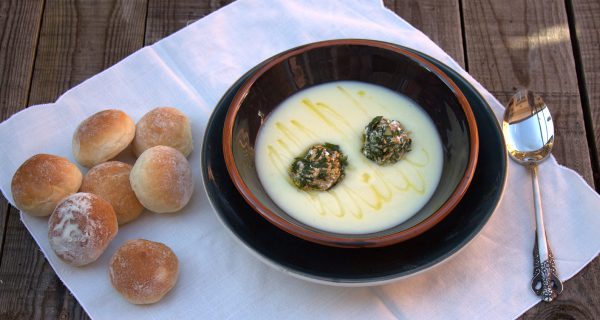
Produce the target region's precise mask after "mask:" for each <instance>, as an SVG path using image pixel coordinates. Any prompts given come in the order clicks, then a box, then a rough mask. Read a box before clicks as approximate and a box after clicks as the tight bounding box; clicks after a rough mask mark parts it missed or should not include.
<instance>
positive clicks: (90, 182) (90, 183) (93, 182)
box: [81, 161, 144, 225]
mask: <svg viewBox="0 0 600 320" xmlns="http://www.w3.org/2000/svg"><path fill="white" fill-rule="evenodd" d="M130 173H131V165H129V164H127V163H123V162H119V161H109V162H104V163H101V164H99V165H97V166H95V167H93V168H92V169H90V171H88V173H87V174H86V175H85V177H83V183H82V184H81V191H82V192H89V193H93V194H95V195H98V196H100V197H102V198H103V199H104V200H106V201H108V202H109V203H110V204H111V205H112V207H113V209H114V210H115V213H116V214H117V221H118V222H119V225H123V224H125V223H127V222H130V221H132V220H134V219H136V218H137V217H139V215H140V214H141V213H142V211H144V207H143V206H142V204H141V203H140V201H139V200H138V199H137V197H136V196H135V193H134V192H133V189H131V184H130V183H129V174H130Z"/></svg>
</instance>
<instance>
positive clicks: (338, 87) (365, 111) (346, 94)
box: [336, 85, 369, 116]
mask: <svg viewBox="0 0 600 320" xmlns="http://www.w3.org/2000/svg"><path fill="white" fill-rule="evenodd" d="M336 88H337V89H338V90H339V91H340V92H341V93H342V94H343V95H344V96H346V98H348V100H350V101H352V104H353V105H354V106H355V107H356V109H358V110H360V111H362V113H364V114H365V116H366V115H368V114H369V113H368V112H367V110H366V109H365V108H364V107H363V106H362V104H361V103H360V102H358V100H356V99H355V98H354V97H353V96H352V94H350V92H348V90H346V89H345V88H344V87H342V86H340V85H338V86H337V87H336ZM356 94H358V95H359V96H361V97H362V96H364V95H365V92H364V91H363V90H360V91H358V92H357V93H356Z"/></svg>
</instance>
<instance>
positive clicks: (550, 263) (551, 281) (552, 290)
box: [531, 237, 563, 302]
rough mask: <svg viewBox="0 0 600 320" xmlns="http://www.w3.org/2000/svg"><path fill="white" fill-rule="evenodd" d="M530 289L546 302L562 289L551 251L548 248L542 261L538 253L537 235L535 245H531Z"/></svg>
mask: <svg viewBox="0 0 600 320" xmlns="http://www.w3.org/2000/svg"><path fill="white" fill-rule="evenodd" d="M531 289H533V292H535V294H537V295H538V296H540V297H541V298H542V300H544V301H547V302H550V301H552V300H554V299H555V298H556V297H557V296H558V295H559V294H560V293H561V292H562V291H563V284H562V282H561V281H560V279H559V278H558V275H557V273H556V265H555V264H554V256H552V251H551V250H550V248H548V259H546V260H544V261H542V260H541V258H540V254H539V247H538V240H537V237H536V239H535V246H534V247H533V279H531Z"/></svg>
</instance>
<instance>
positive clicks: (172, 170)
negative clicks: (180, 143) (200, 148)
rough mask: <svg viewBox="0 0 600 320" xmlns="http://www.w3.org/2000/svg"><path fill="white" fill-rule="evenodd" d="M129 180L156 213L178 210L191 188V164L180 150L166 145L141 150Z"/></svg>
mask: <svg viewBox="0 0 600 320" xmlns="http://www.w3.org/2000/svg"><path fill="white" fill-rule="evenodd" d="M129 181H130V182H131V187H132V188H133V191H134V192H135V194H136V196H137V198H138V199H139V200H140V202H141V203H142V205H143V206H144V207H146V209H148V210H150V211H154V212H157V213H165V212H175V211H179V210H180V209H181V208H183V207H184V206H185V205H186V204H187V203H188V201H189V200H190V198H191V196H192V192H193V191H194V184H193V182H192V169H191V168H190V164H189V163H188V161H187V159H186V158H185V157H184V156H183V155H182V154H181V152H179V151H177V150H175V149H173V148H171V147H167V146H156V147H152V148H150V149H148V150H146V151H144V152H143V153H142V154H141V155H140V157H139V158H138V159H137V161H136V162H135V164H134V165H133V169H131V175H130V176H129Z"/></svg>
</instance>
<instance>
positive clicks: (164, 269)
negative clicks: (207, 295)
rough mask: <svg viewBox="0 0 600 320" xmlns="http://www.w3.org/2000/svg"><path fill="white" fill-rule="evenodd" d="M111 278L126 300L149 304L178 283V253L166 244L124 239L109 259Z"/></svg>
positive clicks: (160, 297)
mask: <svg viewBox="0 0 600 320" xmlns="http://www.w3.org/2000/svg"><path fill="white" fill-rule="evenodd" d="M109 275H110V281H111V283H112V285H113V287H114V288H115V289H116V290H117V291H118V292H119V293H121V295H123V297H124V298H125V299H127V301H129V302H131V303H134V304H150V303H155V302H157V301H159V300H160V299H162V297H163V296H164V295H165V294H166V293H167V292H169V291H170V290H171V288H173V286H175V283H176V282H177V277H178V275H179V262H178V260H177V256H176V255H175V253H173V251H172V250H171V249H170V248H169V247H167V246H166V245H164V244H162V243H159V242H152V241H148V240H143V239H138V240H130V241H127V242H125V244H123V246H121V247H120V248H119V250H117V252H115V254H114V255H113V256H112V259H111V260H110V266H109Z"/></svg>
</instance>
